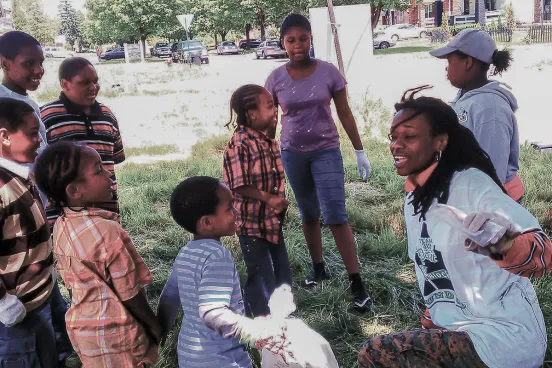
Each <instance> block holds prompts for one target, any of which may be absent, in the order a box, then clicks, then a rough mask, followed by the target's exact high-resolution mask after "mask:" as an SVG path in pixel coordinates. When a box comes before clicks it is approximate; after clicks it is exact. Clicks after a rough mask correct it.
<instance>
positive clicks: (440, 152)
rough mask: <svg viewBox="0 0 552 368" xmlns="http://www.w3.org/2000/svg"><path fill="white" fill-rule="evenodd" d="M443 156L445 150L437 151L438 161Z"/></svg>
mask: <svg viewBox="0 0 552 368" xmlns="http://www.w3.org/2000/svg"><path fill="white" fill-rule="evenodd" d="M441 156H443V151H439V152H438V153H437V162H439V161H441Z"/></svg>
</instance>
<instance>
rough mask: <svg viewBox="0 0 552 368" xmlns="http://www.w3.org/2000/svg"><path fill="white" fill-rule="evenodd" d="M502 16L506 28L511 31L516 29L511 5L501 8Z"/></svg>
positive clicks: (514, 15)
mask: <svg viewBox="0 0 552 368" xmlns="http://www.w3.org/2000/svg"><path fill="white" fill-rule="evenodd" d="M502 14H503V15H504V17H505V18H506V26H507V27H508V29H511V30H513V29H514V28H516V14H515V12H514V7H513V5H512V4H506V5H504V6H503V7H502Z"/></svg>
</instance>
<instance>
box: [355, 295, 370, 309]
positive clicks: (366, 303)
mask: <svg viewBox="0 0 552 368" xmlns="http://www.w3.org/2000/svg"><path fill="white" fill-rule="evenodd" d="M353 297H354V299H353V306H354V308H355V309H357V310H358V311H360V312H368V311H369V310H371V309H372V298H371V297H370V295H368V293H367V292H366V290H362V291H359V292H356V293H354V294H353Z"/></svg>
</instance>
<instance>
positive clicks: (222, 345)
mask: <svg viewBox="0 0 552 368" xmlns="http://www.w3.org/2000/svg"><path fill="white" fill-rule="evenodd" d="M170 208H171V214H172V216H173V218H174V220H175V221H176V222H177V223H178V224H179V225H180V226H182V227H183V228H184V229H186V230H187V231H189V232H191V233H192V234H193V240H192V241H190V242H188V244H187V245H186V246H185V247H183V248H182V249H181V250H180V252H179V254H178V256H177V258H176V261H175V263H174V265H173V270H172V272H171V275H170V276H169V279H168V281H167V284H166V285H165V288H164V289H163V293H162V294H161V298H160V300H159V307H158V310H157V314H158V318H159V322H160V323H161V326H162V328H163V329H164V336H166V334H167V333H168V331H169V330H170V329H171V328H172V326H173V324H174V322H175V319H176V314H177V311H178V309H179V307H180V305H182V308H183V309H184V317H183V320H182V326H181V329H180V334H179V335H178V348H177V351H178V363H179V366H180V367H182V368H184V367H186V368H193V367H217V368H231V367H232V368H243V367H251V366H252V365H251V360H250V358H249V355H248V354H247V351H246V350H245V347H246V346H245V345H244V344H242V343H241V341H240V339H242V340H248V341H251V342H254V343H255V347H256V348H259V349H262V348H263V347H264V346H265V345H266V343H267V341H268V339H270V338H272V337H274V336H277V335H281V334H282V330H281V328H280V327H279V326H275V325H274V324H273V323H271V321H270V319H269V318H256V319H254V320H252V319H249V318H247V317H245V316H244V315H243V313H244V310H243V300H242V294H241V289H240V280H239V274H238V271H237V270H236V264H235V262H234V259H233V257H232V254H231V253H230V251H229V250H228V249H226V248H224V247H223V246H222V243H221V242H220V238H221V237H223V236H231V235H233V234H234V232H235V219H236V215H235V213H234V207H233V197H232V192H231V191H230V189H228V188H227V187H226V186H225V185H224V184H222V183H220V182H219V181H218V180H217V179H215V178H210V177H206V176H199V177H192V178H189V179H186V180H184V181H183V182H182V183H180V184H179V185H178V186H177V187H176V189H175V190H174V192H173V194H172V197H171V203H170Z"/></svg>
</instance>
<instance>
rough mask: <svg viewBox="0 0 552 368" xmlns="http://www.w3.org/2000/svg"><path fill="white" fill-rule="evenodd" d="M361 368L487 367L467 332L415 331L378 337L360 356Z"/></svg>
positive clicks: (371, 340) (368, 342)
mask: <svg viewBox="0 0 552 368" xmlns="http://www.w3.org/2000/svg"><path fill="white" fill-rule="evenodd" d="M358 366H359V367H360V368H368V367H370V368H372V367H378V368H379V367H392V368H394V367H397V368H399V367H400V368H413V367H423V368H441V367H455V368H456V367H458V368H485V367H487V366H486V365H485V364H484V363H483V362H482V361H481V359H479V356H478V355H477V353H476V352H475V348H474V347H473V344H472V342H471V340H470V337H469V336H468V334H467V333H466V332H463V331H451V330H433V329H432V330H414V331H407V332H400V333H395V334H389V335H380V336H374V337H372V338H371V339H370V340H368V341H367V342H366V343H365V344H364V347H363V348H362V350H361V351H360V353H359V355H358Z"/></svg>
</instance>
